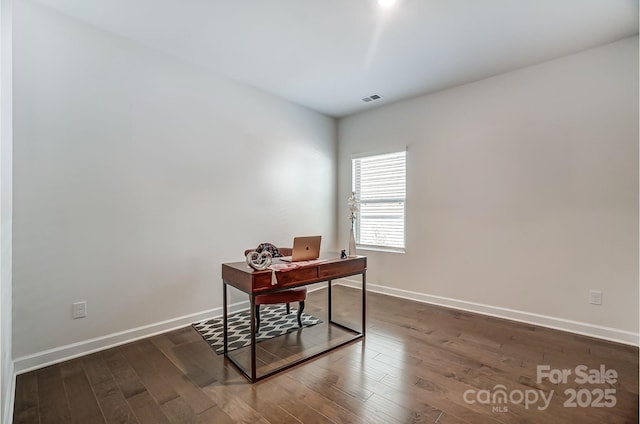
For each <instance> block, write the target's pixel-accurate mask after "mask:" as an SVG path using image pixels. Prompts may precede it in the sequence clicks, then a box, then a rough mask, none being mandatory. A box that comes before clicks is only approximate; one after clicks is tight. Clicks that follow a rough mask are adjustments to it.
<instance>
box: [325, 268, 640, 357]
mask: <svg viewBox="0 0 640 424" xmlns="http://www.w3.org/2000/svg"><path fill="white" fill-rule="evenodd" d="M336 283H337V284H342V285H345V286H349V287H354V288H361V287H362V283H361V282H360V281H355V280H349V279H341V280H339V281H337V282H336ZM367 291H371V292H374V293H381V294H386V295H389V296H394V297H400V298H403V299H409V300H415V301H417V302H424V303H430V304H432V305H438V306H444V307H447V308H453V309H458V310H462V311H467V312H475V313H478V314H483V315H489V316H493V317H497V318H504V319H509V320H512V321H518V322H524V323H527V324H534V325H539V326H541V327H547V328H553V329H555V330H561V331H568V332H570V333H575V334H581V335H584V336H589V337H595V338H598V339H603V340H608V341H612V342H616V343H623V344H626V345H632V346H638V345H639V344H640V334H638V333H632V332H630V331H624V330H619V329H616V328H610V327H602V326H598V325H593V324H588V323H584V322H578V321H571V320H567V319H563V318H557V317H550V316H546V315H539V314H534V313H531V312H524V311H518V310H514V309H507V308H501V307H498V306H491V305H484V304H481V303H475V302H467V301H465V300H458V299H451V298H447V297H441V296H433V295H429V294H425V293H418V292H414V291H409V290H402V289H396V288H393V287H387V286H382V285H378V284H367Z"/></svg>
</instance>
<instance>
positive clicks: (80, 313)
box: [73, 300, 87, 319]
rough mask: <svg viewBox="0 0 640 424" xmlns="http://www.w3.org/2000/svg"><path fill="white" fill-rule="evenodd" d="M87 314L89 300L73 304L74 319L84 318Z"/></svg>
mask: <svg viewBox="0 0 640 424" xmlns="http://www.w3.org/2000/svg"><path fill="white" fill-rule="evenodd" d="M86 316H87V301H86V300H83V301H82V302H76V303H74V304H73V319H77V318H84V317H86Z"/></svg>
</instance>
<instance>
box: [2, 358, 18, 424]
mask: <svg viewBox="0 0 640 424" xmlns="http://www.w3.org/2000/svg"><path fill="white" fill-rule="evenodd" d="M6 375H8V376H9V384H8V385H7V392H6V393H5V395H4V403H3V406H4V407H3V411H2V421H1V422H2V423H5V424H10V423H12V422H13V406H14V403H15V398H16V373H15V368H14V364H13V361H11V362H10V364H9V369H8V370H6Z"/></svg>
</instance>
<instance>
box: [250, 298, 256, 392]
mask: <svg viewBox="0 0 640 424" xmlns="http://www.w3.org/2000/svg"><path fill="white" fill-rule="evenodd" d="M249 298H250V299H251V308H250V309H251V382H252V383H255V382H256V381H257V380H256V296H255V295H253V294H252V295H249Z"/></svg>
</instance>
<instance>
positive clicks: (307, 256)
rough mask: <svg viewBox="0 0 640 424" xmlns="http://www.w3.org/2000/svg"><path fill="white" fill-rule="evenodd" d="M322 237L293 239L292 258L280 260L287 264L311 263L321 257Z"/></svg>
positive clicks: (285, 257)
mask: <svg viewBox="0 0 640 424" xmlns="http://www.w3.org/2000/svg"><path fill="white" fill-rule="evenodd" d="M321 240H322V236H309V237H295V238H294V239H293V251H292V252H291V256H283V257H280V258H278V259H280V260H283V261H285V262H299V261H310V260H313V259H318V257H319V256H320V241H321Z"/></svg>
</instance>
